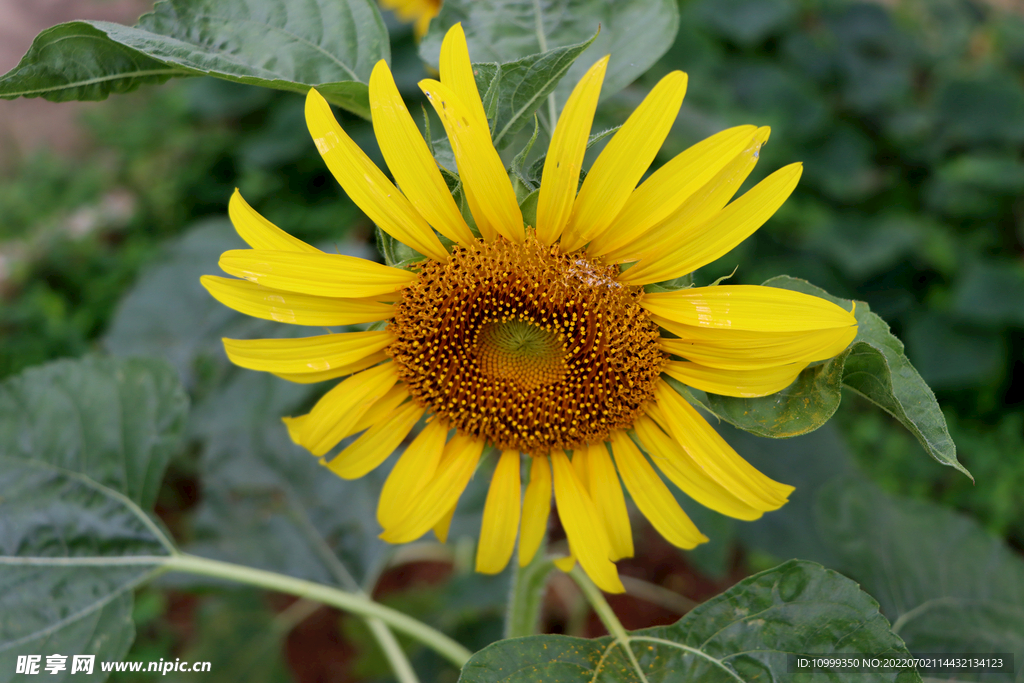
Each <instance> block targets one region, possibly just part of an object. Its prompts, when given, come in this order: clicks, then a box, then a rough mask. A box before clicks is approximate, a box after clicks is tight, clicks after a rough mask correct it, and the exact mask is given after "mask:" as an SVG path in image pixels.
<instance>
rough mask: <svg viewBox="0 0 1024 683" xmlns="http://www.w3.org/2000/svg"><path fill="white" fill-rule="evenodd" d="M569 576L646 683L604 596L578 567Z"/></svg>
mask: <svg viewBox="0 0 1024 683" xmlns="http://www.w3.org/2000/svg"><path fill="white" fill-rule="evenodd" d="M569 576H571V577H572V579H573V581H575V582H576V585H577V586H579V587H580V590H581V591H583V597H585V598H586V599H587V602H589V603H590V606H591V607H593V608H594V611H595V612H597V616H598V618H600V619H601V623H602V624H604V627H605V628H606V629H608V633H610V634H611V636H612V638H614V639H615V644H616V645H618V646H619V647H621V648H622V649H623V650H625V651H626V656H627V657H629V661H630V662H631V663H632V664H633V669H634V670H635V671H636V673H637V675H638V676H639V677H640V680H641V681H643V682H644V683H647V676H645V675H644V670H643V669H641V668H640V662H638V661H637V659H636V655H635V654H633V648H631V647H630V646H629V641H630V637H629V633H628V632H626V629H625V628H624V627H623V626H622V622H621V621H619V618H618V617H617V616H615V610H613V609H612V606H611V605H609V604H608V601H607V600H605V599H604V595H603V594H602V593H601V591H600V590H598V588H597V586H595V585H594V582H593V581H591V580H590V577H589V576H587V575H586V574H584V573H583V570H582V569H580V566H579V565H576V566H575V567H573V569H572V571H571V572H569Z"/></svg>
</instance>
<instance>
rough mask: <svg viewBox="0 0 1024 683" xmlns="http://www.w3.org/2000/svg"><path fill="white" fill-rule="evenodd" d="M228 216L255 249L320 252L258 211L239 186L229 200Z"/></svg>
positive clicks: (239, 234) (236, 229)
mask: <svg viewBox="0 0 1024 683" xmlns="http://www.w3.org/2000/svg"><path fill="white" fill-rule="evenodd" d="M228 218H230V219H231V224H232V225H234V226H235V231H236V232H237V233H238V236H239V237H241V238H242V239H243V240H245V243H246V244H248V245H249V246H250V247H252V248H253V249H274V250H278V251H300V252H305V253H309V254H319V253H320V250H319V249H317V248H316V247H314V246H311V245H309V244H306V243H305V242H303V241H302V240H300V239H299V238H297V237H292V236H291V235H289V234H288V233H286V232H285V231H284V230H282V229H281V228H279V227H277V226H276V225H274V224H273V223H271V222H270V221H268V220H267V219H266V218H264V217H263V216H261V215H260V214H259V213H257V212H256V210H255V209H253V208H252V207H251V206H249V204H248V202H246V201H245V199H243V198H242V193H240V192H239V191H238V188H237V187H236V188H235V192H234V193H233V194H232V195H231V201H229V202H228Z"/></svg>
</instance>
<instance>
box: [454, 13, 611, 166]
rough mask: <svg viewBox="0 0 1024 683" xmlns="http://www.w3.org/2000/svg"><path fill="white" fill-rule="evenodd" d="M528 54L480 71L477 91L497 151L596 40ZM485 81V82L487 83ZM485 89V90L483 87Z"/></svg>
mask: <svg viewBox="0 0 1024 683" xmlns="http://www.w3.org/2000/svg"><path fill="white" fill-rule="evenodd" d="M597 36H598V34H597V33H595V34H594V35H593V36H591V37H590V38H589V39H587V40H584V41H583V42H581V43H576V44H575V45H569V46H566V47H559V48H555V49H554V50H548V51H547V52H544V53H541V54H535V55H529V56H527V57H523V58H522V59H517V60H515V61H513V62H505V63H501V64H489V65H487V66H488V67H489V68H478V65H474V71H475V72H476V81H477V89H478V90H479V91H480V92H481V93H482V95H481V99H482V100H483V102H484V108H485V109H486V111H487V117H488V118H489V119H491V139H492V140H493V141H494V146H495V148H496V149H498V150H499V151H500V150H503V149H505V148H506V147H508V146H509V145H510V144H511V143H512V140H513V138H514V137H515V134H516V133H518V132H519V131H520V130H522V129H523V127H524V126H525V125H526V124H527V123H528V122H529V121H530V118H532V117H533V115H534V112H536V111H537V108H538V107H540V106H541V104H542V103H543V102H544V99H545V98H546V97H547V96H548V95H549V94H551V93H552V92H554V90H555V86H557V85H558V83H559V81H561V79H562V77H563V76H564V75H565V74H566V72H568V71H569V68H570V67H572V65H573V63H574V62H575V61H576V58H577V57H579V56H580V55H581V54H582V53H583V51H584V50H586V49H587V48H588V47H590V45H591V44H592V43H593V42H594V41H595V40H596V39H597ZM484 79H486V81H485V82H482V81H484ZM481 86H484V87H481Z"/></svg>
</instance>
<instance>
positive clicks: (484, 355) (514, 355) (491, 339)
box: [475, 320, 569, 391]
mask: <svg viewBox="0 0 1024 683" xmlns="http://www.w3.org/2000/svg"><path fill="white" fill-rule="evenodd" d="M475 346H476V360H477V363H478V364H479V366H480V371H481V372H482V373H483V374H485V375H488V376H490V377H493V378H494V379H495V380H496V381H506V382H511V383H514V384H517V385H518V386H519V388H520V389H522V390H524V391H530V390H532V389H536V388H538V387H542V386H545V385H547V384H551V383H552V382H557V381H558V380H560V379H562V377H564V376H565V373H566V372H567V371H568V369H569V367H568V366H567V365H566V363H565V356H566V352H565V342H564V338H563V336H562V335H560V334H559V333H558V332H556V331H554V330H552V329H544V328H542V327H538V326H537V325H533V324H531V323H528V322H523V321H521V320H510V321H508V322H503V323H502V322H492V323H486V324H484V325H483V326H482V327H481V328H480V331H479V333H478V334H477V341H476V344H475Z"/></svg>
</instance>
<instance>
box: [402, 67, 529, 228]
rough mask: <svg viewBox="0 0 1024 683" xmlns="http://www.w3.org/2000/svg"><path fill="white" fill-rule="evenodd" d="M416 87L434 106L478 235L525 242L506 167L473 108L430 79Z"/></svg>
mask: <svg viewBox="0 0 1024 683" xmlns="http://www.w3.org/2000/svg"><path fill="white" fill-rule="evenodd" d="M419 85H420V89H421V90H423V92H424V93H425V94H426V96H427V99H428V100H430V103H431V104H432V105H433V106H434V111H436V112H437V115H438V117H439V118H440V119H441V123H442V124H444V130H445V132H446V133H447V134H448V140H449V141H450V142H451V143H452V151H453V152H454V153H455V163H456V164H457V165H458V167H459V177H460V178H462V184H463V187H464V188H465V191H466V200H467V201H468V202H469V208H470V210H471V211H472V212H473V218H474V219H475V220H476V224H477V227H478V228H480V234H481V235H483V237H484V239H486V240H493V239H494V237H495V235H501V236H503V237H505V238H506V239H509V240H512V241H513V242H516V243H518V244H522V243H523V241H525V239H526V230H525V228H524V227H523V214H522V212H521V211H520V210H519V203H518V202H517V201H516V193H515V190H513V189H512V182H511V181H510V180H509V179H508V174H507V173H506V172H505V165H504V164H503V163H502V162H501V157H499V156H498V152H497V151H496V150H495V149H494V145H493V144H491V134H490V131H489V130H488V128H487V126H486V125H480V123H479V121H478V120H477V119H475V118H474V116H473V114H472V109H471V108H470V107H468V106H467V105H466V103H464V102H463V101H462V100H461V99H460V98H459V97H458V96H457V95H456V94H455V92H454V91H453V90H452V89H451V88H449V87H448V86H447V85H444V84H442V83H440V82H438V81H435V80H431V79H429V78H428V79H424V80H422V81H420V84H419ZM475 87H476V86H474V88H475ZM481 111H482V109H481Z"/></svg>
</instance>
